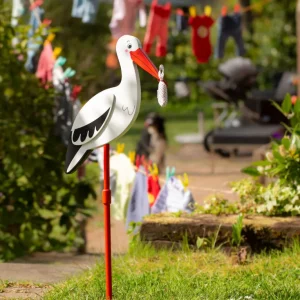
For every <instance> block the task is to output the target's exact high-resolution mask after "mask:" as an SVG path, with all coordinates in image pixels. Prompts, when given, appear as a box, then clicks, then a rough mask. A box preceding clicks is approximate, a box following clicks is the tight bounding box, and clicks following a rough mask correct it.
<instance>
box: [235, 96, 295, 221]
mask: <svg viewBox="0 0 300 300" xmlns="http://www.w3.org/2000/svg"><path fill="white" fill-rule="evenodd" d="M274 105H275V106H276V107H277V108H278V110H280V111H281V112H282V114H284V115H285V117H286V118H287V119H288V120H289V123H290V125H289V126H288V125H285V127H286V129H287V132H286V135H285V136H284V137H283V138H282V139H281V140H279V141H274V142H273V143H272V148H271V150H270V151H269V152H267V153H266V158H267V159H266V160H264V161H259V162H256V163H254V164H253V165H252V166H250V167H247V168H245V169H244V170H243V171H244V173H246V174H249V175H251V176H253V177H254V178H256V177H258V176H261V175H264V176H267V177H268V178H270V179H272V181H273V182H271V183H270V184H269V185H268V186H267V187H265V186H262V185H260V184H258V183H255V182H253V181H248V182H247V183H246V181H247V180H246V181H241V182H238V183H235V184H234V190H235V191H236V192H238V194H239V196H240V198H241V200H242V201H244V202H247V201H245V199H247V198H248V200H249V198H252V199H251V200H252V201H254V202H255V203H256V204H257V207H256V212H258V213H264V214H268V215H300V101H299V100H298V99H297V97H295V96H293V97H291V96H290V95H287V96H286V97H285V99H284V101H283V103H282V105H281V106H278V104H276V103H274ZM245 183H246V184H245Z"/></svg>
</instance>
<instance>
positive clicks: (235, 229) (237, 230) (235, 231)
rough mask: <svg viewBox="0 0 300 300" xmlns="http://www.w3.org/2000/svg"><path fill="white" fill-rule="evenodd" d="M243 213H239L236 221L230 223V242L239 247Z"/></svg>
mask: <svg viewBox="0 0 300 300" xmlns="http://www.w3.org/2000/svg"><path fill="white" fill-rule="evenodd" d="M242 230H243V215H242V214H239V216H238V217H237V220H236V223H234V224H233V225H232V244H233V245H236V246H237V247H240V245H241V242H242V239H243V237H242Z"/></svg>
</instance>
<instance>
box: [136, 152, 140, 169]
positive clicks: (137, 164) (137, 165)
mask: <svg viewBox="0 0 300 300" xmlns="http://www.w3.org/2000/svg"><path fill="white" fill-rule="evenodd" d="M140 165H141V157H140V156H139V155H137V156H136V159H135V166H136V167H137V169H138V168H139V167H140Z"/></svg>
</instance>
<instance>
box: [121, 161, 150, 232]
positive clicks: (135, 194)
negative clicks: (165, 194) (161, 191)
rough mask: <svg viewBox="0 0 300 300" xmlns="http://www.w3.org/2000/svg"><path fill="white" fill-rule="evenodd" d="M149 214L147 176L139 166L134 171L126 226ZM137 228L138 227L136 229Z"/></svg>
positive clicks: (139, 220)
mask: <svg viewBox="0 0 300 300" xmlns="http://www.w3.org/2000/svg"><path fill="white" fill-rule="evenodd" d="M149 214H150V206H149V201H148V187H147V176H146V172H145V168H144V167H143V166H140V167H139V169H138V171H137V172H136V177H135V180H134V184H133V189H132V193H131V198H130V202H129V205H128V210H127V219H126V228H127V230H128V229H129V227H130V223H131V222H141V221H142V220H143V218H144V217H145V216H146V215H149ZM136 230H138V228H137V229H136Z"/></svg>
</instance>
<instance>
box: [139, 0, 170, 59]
mask: <svg viewBox="0 0 300 300" xmlns="http://www.w3.org/2000/svg"><path fill="white" fill-rule="evenodd" d="M170 15H171V3H170V2H168V3H166V4H165V5H158V4H157V0H153V2H152V4H151V10H150V14H149V22H148V26H147V31H146V35H145V39H144V50H145V52H146V53H150V51H151V47H152V44H153V42H154V40H155V38H156V37H157V39H158V41H157V44H156V56H157V57H163V56H166V54H167V42H168V21H169V18H170Z"/></svg>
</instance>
